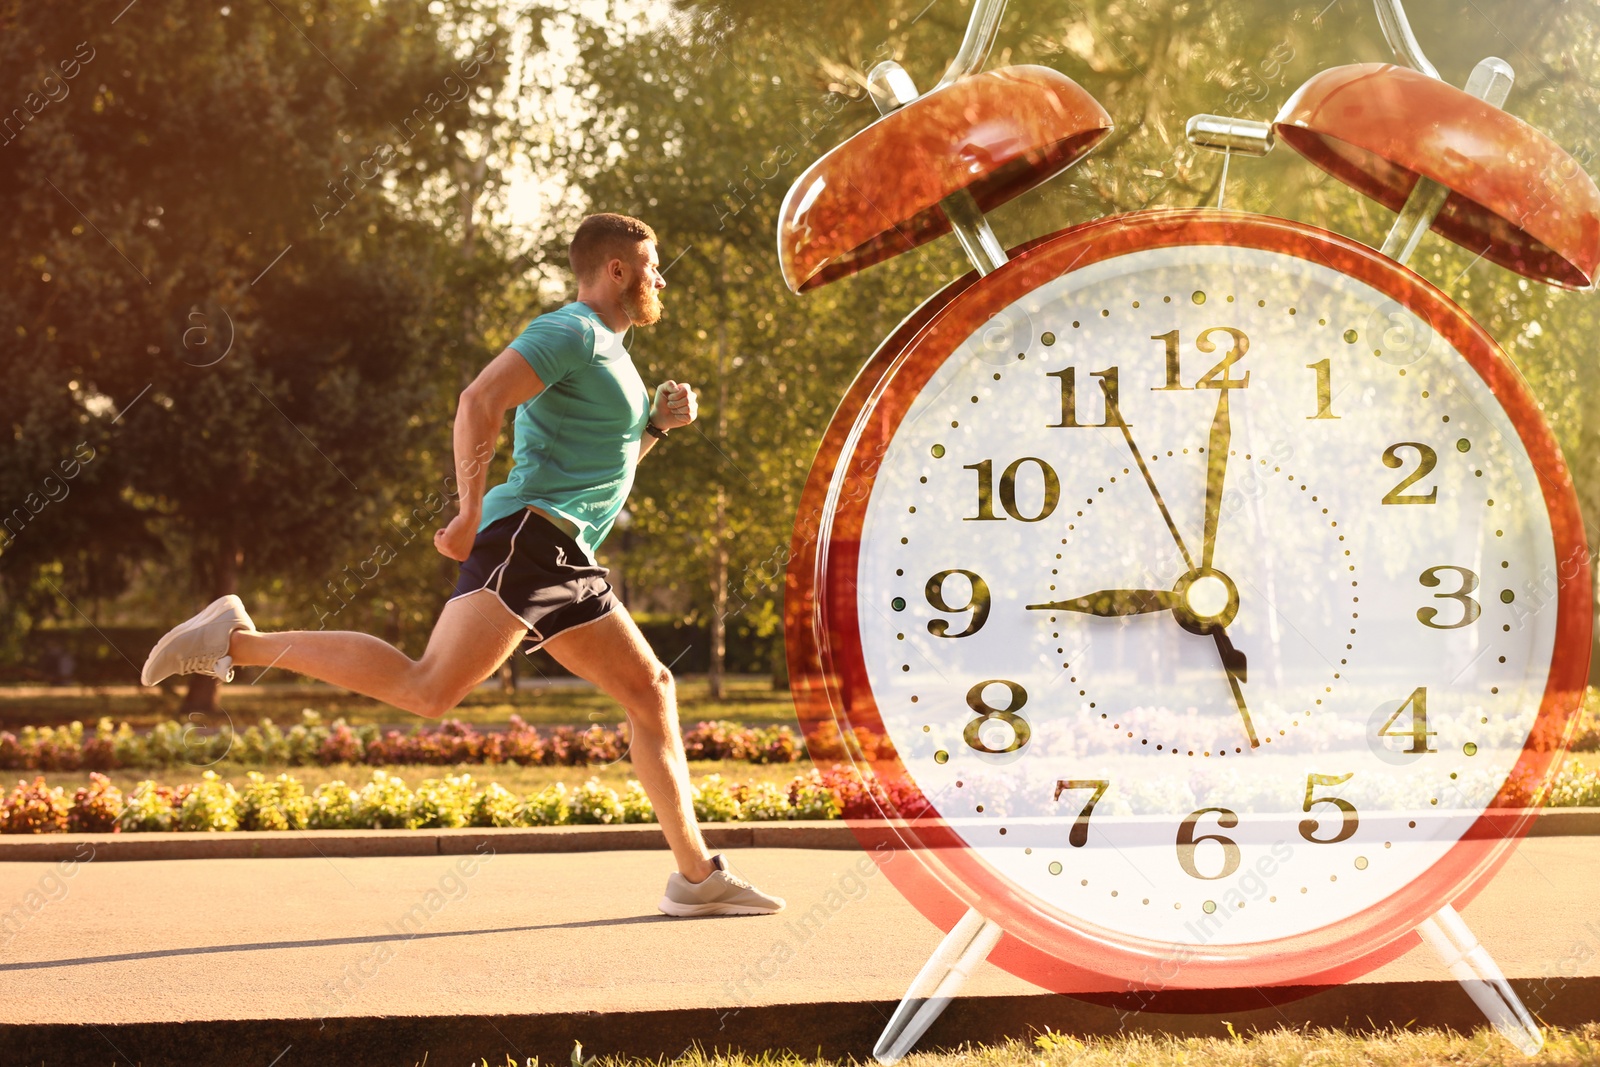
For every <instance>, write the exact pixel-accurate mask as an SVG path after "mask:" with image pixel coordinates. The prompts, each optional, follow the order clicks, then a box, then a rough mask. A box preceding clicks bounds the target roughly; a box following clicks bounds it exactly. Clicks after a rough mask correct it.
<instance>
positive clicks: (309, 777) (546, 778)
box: [0, 760, 811, 796]
mask: <svg viewBox="0 0 1600 1067" xmlns="http://www.w3.org/2000/svg"><path fill="white" fill-rule="evenodd" d="M207 769H208V768H206V767H193V766H188V765H180V766H176V767H167V768H159V769H150V770H115V771H108V772H106V777H108V778H110V779H111V782H112V784H113V785H115V786H116V787H117V788H118V789H120V790H122V792H123V794H124V795H126V794H127V793H128V792H129V791H130V790H132V789H133V787H134V786H135V785H136V784H137V783H139V782H142V781H144V780H145V779H147V778H148V779H153V780H155V781H156V782H159V783H160V784H162V785H174V786H175V785H182V784H183V783H185V782H197V781H199V780H200V775H201V774H202V772H204V771H205V770H207ZM209 769H210V770H214V771H216V772H217V777H218V778H219V779H221V780H222V781H225V782H231V783H232V784H233V787H234V788H235V789H242V788H243V787H244V786H245V784H246V783H247V782H248V780H249V779H248V777H247V776H248V774H249V772H250V771H252V770H259V771H260V772H261V773H262V774H264V775H266V776H267V777H268V778H274V777H276V776H277V775H279V774H288V775H290V776H291V777H293V778H295V779H297V780H298V781H299V782H300V784H301V785H303V786H305V789H306V792H308V793H309V792H311V791H312V790H313V789H315V788H317V786H319V785H322V784H324V783H326V782H332V781H335V780H340V781H344V782H347V783H349V784H350V785H352V786H360V785H364V784H365V783H367V782H368V781H370V780H371V778H372V772H373V771H375V770H382V771H384V772H385V773H386V774H389V775H391V776H393V777H395V778H399V779H400V780H401V781H403V782H405V784H406V786H407V788H410V789H415V788H416V787H417V785H418V784H419V783H420V782H421V781H422V780H423V779H424V778H443V777H444V776H445V775H447V774H470V775H472V780H473V781H474V782H476V783H478V785H479V786H486V785H488V784H489V783H490V782H498V783H499V784H500V785H501V786H503V787H504V788H506V789H508V790H510V791H511V792H513V793H515V794H516V795H518V796H525V795H526V794H528V793H536V792H538V791H539V790H541V789H543V788H544V787H545V786H547V785H553V784H555V783H556V782H564V783H566V785H567V787H568V788H569V789H570V788H572V787H573V786H576V785H580V784H582V783H583V782H586V781H588V780H589V779H590V778H598V779H600V782H601V784H602V785H608V786H610V787H611V788H612V789H615V790H617V791H618V792H619V793H620V792H621V791H622V788H623V786H624V785H625V784H626V783H627V781H628V780H629V779H630V778H637V777H638V775H636V774H635V773H634V771H633V764H632V763H629V762H628V761H627V760H618V761H617V762H616V763H608V764H606V765H605V766H603V767H598V766H592V767H519V766H518V765H516V764H515V763H494V764H490V763H458V764H456V765H455V766H444V765H438V766H433V765H429V766H423V765H420V764H406V765H403V766H389V767H382V768H379V767H370V766H367V765H365V764H356V765H352V764H334V765H333V766H331V767H315V766H313V767H241V766H240V765H239V764H237V763H229V762H227V761H224V762H222V763H218V764H215V765H213V766H212V767H210V768H209ZM810 769H811V763H810V761H809V760H803V761H800V762H796V763H766V764H762V763H746V762H745V761H743V760H703V761H699V760H697V761H695V762H693V763H691V764H689V780H690V781H691V782H694V783H696V784H698V783H699V782H700V781H701V780H702V779H704V778H706V777H707V776H709V775H713V774H720V775H722V777H723V778H724V779H725V780H726V781H729V782H749V783H751V784H754V783H756V782H771V783H773V784H774V785H779V786H786V785H788V784H789V782H790V781H792V780H793V779H794V776H795V775H797V774H802V773H804V772H806V771H808V770H810ZM39 774H43V775H44V777H45V781H46V782H47V783H49V784H50V785H51V786H61V787H63V788H64V789H65V790H66V791H67V793H68V795H69V796H70V795H71V794H72V792H73V791H74V790H76V789H77V788H78V786H80V785H87V784H88V782H89V772H88V771H10V772H6V777H5V778H4V779H0V782H4V783H5V784H7V785H9V784H10V781H9V780H10V779H13V778H23V779H27V780H28V781H32V780H33V778H34V777H35V776H36V775H39Z"/></svg>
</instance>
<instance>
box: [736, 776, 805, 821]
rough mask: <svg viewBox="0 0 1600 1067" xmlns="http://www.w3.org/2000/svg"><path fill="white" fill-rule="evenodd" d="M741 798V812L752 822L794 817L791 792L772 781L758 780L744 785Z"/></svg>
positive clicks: (741, 815)
mask: <svg viewBox="0 0 1600 1067" xmlns="http://www.w3.org/2000/svg"><path fill="white" fill-rule="evenodd" d="M741 793H742V795H741V796H740V798H739V814H740V817H741V818H744V819H747V820H749V821H750V822H769V821H771V820H774V819H789V818H793V817H794V814H793V809H792V808H790V806H789V794H788V792H787V791H786V790H783V789H780V788H779V787H778V786H776V785H774V784H773V783H771V782H757V783H755V784H754V785H749V786H745V787H743V789H742V790H741Z"/></svg>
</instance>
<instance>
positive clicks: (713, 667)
mask: <svg viewBox="0 0 1600 1067" xmlns="http://www.w3.org/2000/svg"><path fill="white" fill-rule="evenodd" d="M724 306H726V301H724ZM727 322H728V317H727V315H726V314H724V315H723V316H722V317H721V322H719V323H718V324H717V441H718V447H719V448H720V447H725V445H726V442H727V440H728V326H727ZM727 652H728V493H727V490H726V489H724V488H723V486H722V484H721V482H720V481H719V482H718V484H717V511H716V517H715V519H714V520H713V522H712V527H711V664H710V672H709V677H708V681H709V682H710V686H711V699H712V700H721V699H722V675H723V668H724V661H725V659H726V657H727Z"/></svg>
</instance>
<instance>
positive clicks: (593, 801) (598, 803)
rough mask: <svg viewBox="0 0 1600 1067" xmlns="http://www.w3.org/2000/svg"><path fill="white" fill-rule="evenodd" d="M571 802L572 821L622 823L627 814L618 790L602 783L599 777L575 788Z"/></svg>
mask: <svg viewBox="0 0 1600 1067" xmlns="http://www.w3.org/2000/svg"><path fill="white" fill-rule="evenodd" d="M569 803H570V805H571V808H572V814H571V818H570V821H572V822H575V823H598V824H609V823H620V822H622V821H623V818H624V817H625V815H626V814H627V813H626V812H624V811H623V809H622V801H621V800H619V799H618V798H617V794H616V791H615V790H614V789H612V788H611V787H610V786H606V785H601V784H600V779H598V778H591V779H589V780H588V781H587V782H584V783H583V784H582V785H580V786H579V787H578V788H577V789H575V790H573V791H572V798H571V800H570V801H569Z"/></svg>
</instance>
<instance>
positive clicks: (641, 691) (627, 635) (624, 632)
mask: <svg viewBox="0 0 1600 1067" xmlns="http://www.w3.org/2000/svg"><path fill="white" fill-rule="evenodd" d="M544 649H545V651H546V652H549V653H550V655H552V656H554V657H555V659H556V662H557V663H560V664H561V665H562V666H563V667H565V668H566V669H567V670H569V671H571V672H572V673H573V674H575V675H577V676H578V677H580V678H583V679H585V680H586V681H590V682H593V683H594V684H595V685H597V686H599V687H600V688H601V689H602V690H604V691H605V693H606V694H607V695H609V696H610V697H611V698H612V699H614V700H615V701H616V702H617V703H619V704H621V705H622V707H623V710H624V711H626V712H627V713H628V722H629V723H630V724H631V725H632V727H633V740H632V744H631V746H630V749H629V753H630V755H631V756H632V758H633V771H634V773H635V774H637V775H638V776H639V784H640V785H642V786H644V791H645V794H646V795H647V796H648V797H649V798H650V804H651V806H652V807H654V808H655V812H656V821H657V822H659V823H660V824H661V831H662V833H664V834H665V835H666V838H667V844H668V846H670V847H671V849H672V857H673V859H675V860H676V861H677V863H678V870H679V872H680V873H682V875H683V876H684V877H685V878H687V879H689V881H691V882H701V881H704V880H705V879H706V878H708V877H710V876H711V873H712V872H713V871H715V870H716V867H715V866H714V865H713V864H712V862H711V853H710V851H709V850H708V849H707V848H706V842H705V838H703V837H702V836H701V835H700V825H699V823H697V822H696V821H695V817H694V800H693V798H692V797H691V796H690V795H689V761H688V759H687V758H686V757H685V756H684V753H683V736H682V734H681V732H680V730H679V727H678V699H677V693H676V689H675V687H674V685H673V681H672V672H671V671H669V670H667V668H666V667H664V666H662V665H661V661H660V660H658V659H657V658H656V655H655V653H654V652H653V651H651V649H650V645H649V643H648V642H647V641H645V639H644V634H642V633H640V632H639V627H638V626H637V625H635V624H634V621H633V619H632V618H631V617H629V615H628V613H627V612H626V611H622V610H617V611H613V612H612V613H611V614H610V615H607V616H606V617H605V618H603V619H600V620H598V621H596V622H592V623H589V624H588V625H587V626H580V627H577V628H575V629H572V630H567V631H565V632H564V633H559V634H557V635H556V636H554V637H552V638H551V639H550V640H548V641H546V642H545V644H544Z"/></svg>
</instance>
